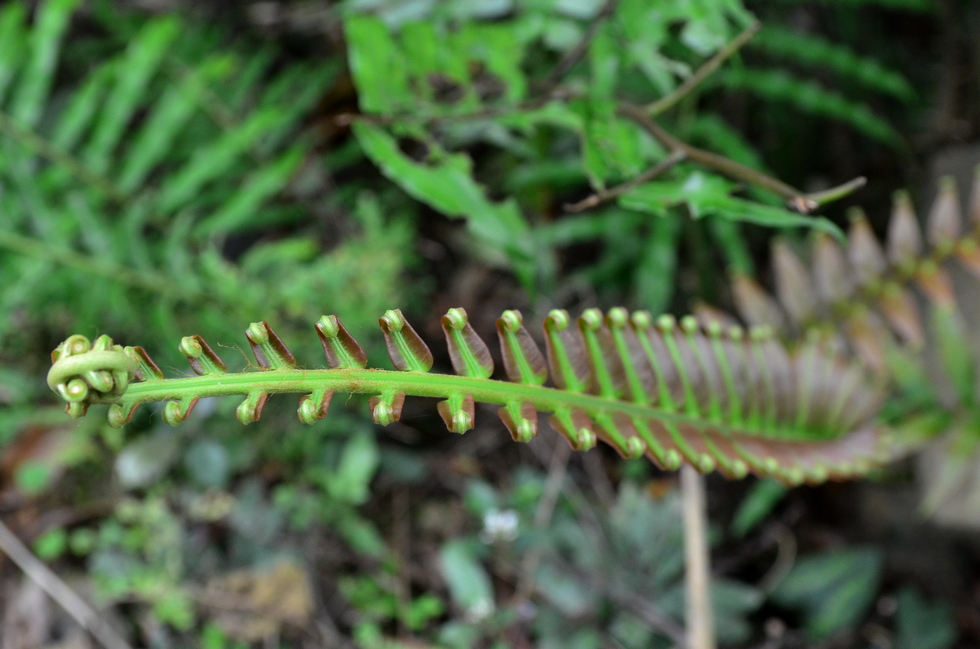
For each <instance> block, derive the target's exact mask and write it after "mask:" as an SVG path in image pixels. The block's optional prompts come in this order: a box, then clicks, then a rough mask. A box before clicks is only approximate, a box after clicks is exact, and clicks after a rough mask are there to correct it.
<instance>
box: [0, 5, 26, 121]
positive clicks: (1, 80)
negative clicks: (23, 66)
mask: <svg viewBox="0 0 980 649" xmlns="http://www.w3.org/2000/svg"><path fill="white" fill-rule="evenodd" d="M0 43H2V44H3V45H2V46H0V106H2V105H3V99H4V95H5V94H6V93H7V89H8V88H9V87H10V82H11V81H12V80H13V79H14V77H15V76H16V74H17V70H18V68H19V67H20V63H21V59H23V57H24V54H25V53H26V51H27V48H26V43H27V9H25V8H24V5H23V3H21V2H8V3H7V4H6V5H4V6H3V8H0Z"/></svg>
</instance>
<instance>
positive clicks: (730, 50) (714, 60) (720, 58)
mask: <svg viewBox="0 0 980 649" xmlns="http://www.w3.org/2000/svg"><path fill="white" fill-rule="evenodd" d="M760 27H762V24H761V23H759V22H755V23H752V24H751V25H749V26H748V27H746V28H745V30H743V31H742V33H741V34H739V35H738V36H736V37H735V38H733V39H732V40H731V41H729V42H728V43H727V44H725V46H724V47H722V48H721V49H720V50H718V51H717V52H715V55H714V56H712V57H711V58H710V59H708V60H707V61H705V62H704V63H703V64H702V65H701V67H699V68H698V69H697V70H696V71H695V72H694V74H692V75H691V76H689V77H688V78H687V79H686V80H685V81H684V83H682V84H681V85H679V86H677V88H675V89H674V91H673V92H671V93H670V94H669V95H667V96H666V97H661V98H660V99H658V100H657V101H655V102H653V103H652V104H649V105H647V106H645V107H644V109H645V110H646V111H647V112H648V113H649V114H650V115H659V114H660V113H663V112H666V111H667V110H670V109H671V108H673V106H674V105H675V104H677V102H679V101H680V100H681V99H683V98H684V97H686V96H687V95H688V94H690V93H691V91H693V90H694V89H695V88H697V87H698V86H699V85H701V83H702V82H703V81H704V80H705V79H707V78H708V77H709V76H710V75H711V73H712V72H714V71H715V70H717V69H718V67H719V66H720V65H721V64H722V63H724V62H725V61H727V60H728V59H729V58H730V57H731V56H732V55H733V54H735V52H737V51H739V50H740V49H742V46H743V45H745V44H746V43H748V42H749V40H751V39H752V37H753V36H755V35H756V33H758V31H759V28H760Z"/></svg>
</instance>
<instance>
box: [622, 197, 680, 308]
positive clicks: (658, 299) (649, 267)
mask: <svg viewBox="0 0 980 649" xmlns="http://www.w3.org/2000/svg"><path fill="white" fill-rule="evenodd" d="M680 235H681V220H680V219H679V218H676V217H672V216H658V217H656V218H654V220H653V224H652V226H651V228H650V235H649V237H648V238H647V240H646V242H645V244H644V246H643V256H642V257H641V258H640V263H639V264H638V265H637V267H636V271H635V272H634V274H633V285H634V287H635V289H634V290H635V294H636V303H637V304H640V305H642V306H643V308H644V309H647V310H649V311H650V312H651V313H662V312H664V311H665V310H666V309H667V306H668V305H669V303H670V298H671V296H672V295H673V293H674V278H675V276H676V275H675V273H676V272H677V242H678V239H679V238H680Z"/></svg>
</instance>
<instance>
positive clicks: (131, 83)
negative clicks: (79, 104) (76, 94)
mask: <svg viewBox="0 0 980 649" xmlns="http://www.w3.org/2000/svg"><path fill="white" fill-rule="evenodd" d="M179 33H180V23H179V21H178V20H177V19H176V18H175V17H172V16H170V17H165V18H157V19H155V20H151V21H149V22H147V23H146V25H145V26H144V27H143V28H142V29H141V30H140V32H139V33H138V34H137V35H136V37H135V38H134V39H133V40H132V41H130V43H129V46H128V47H127V49H126V54H125V55H124V56H123V58H122V59H121V60H120V61H119V64H118V65H116V66H113V69H114V71H115V73H116V83H115V85H114V86H113V88H112V91H111V92H110V93H109V96H108V99H107V100H106V103H105V106H104V107H103V109H102V112H101V113H100V115H99V118H98V122H97V123H96V125H95V132H94V133H93V135H92V139H91V141H90V142H89V144H88V146H87V147H86V149H85V153H84V155H83V158H84V160H85V161H86V163H88V164H89V165H90V166H91V167H92V168H93V169H94V170H95V171H96V172H97V173H103V172H105V170H106V169H107V168H108V166H109V163H110V155H111V153H112V151H113V149H114V148H115V147H116V145H117V144H118V143H119V140H120V139H121V138H122V135H123V133H124V132H125V130H126V127H127V126H128V125H129V121H130V120H131V119H132V117H133V114H134V112H135V111H136V109H137V107H138V106H139V105H140V103H141V102H142V100H143V97H144V95H145V93H146V87H147V84H148V83H149V82H150V79H151V78H152V77H153V75H154V74H155V73H156V71H157V68H158V67H159V66H160V63H161V62H162V60H163V57H164V55H165V54H166V53H167V51H168V49H169V48H170V45H171V44H172V43H173V41H174V39H176V38H177V35H178V34H179Z"/></svg>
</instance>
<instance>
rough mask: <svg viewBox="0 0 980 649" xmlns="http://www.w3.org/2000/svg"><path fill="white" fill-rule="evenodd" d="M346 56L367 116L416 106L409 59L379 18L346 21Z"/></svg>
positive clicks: (359, 17)
mask: <svg viewBox="0 0 980 649" xmlns="http://www.w3.org/2000/svg"><path fill="white" fill-rule="evenodd" d="M344 33H345V35H346V37H347V56H348V61H349V63H350V70H351V76H352V77H353V79H354V85H355V86H357V98H358V102H359V103H360V106H361V110H362V111H364V112H365V113H381V114H385V113H392V112H397V111H398V109H400V108H403V107H408V106H411V105H412V104H413V99H412V93H411V91H410V90H409V86H408V69H407V61H406V57H405V56H404V55H403V53H402V52H401V51H400V49H399V48H398V46H397V45H396V43H395V41H394V39H392V37H391V35H390V34H389V33H388V27H387V26H386V25H385V24H384V23H383V22H382V21H381V20H379V19H378V18H375V17H374V16H367V15H349V16H348V17H347V18H346V19H345V20H344Z"/></svg>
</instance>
